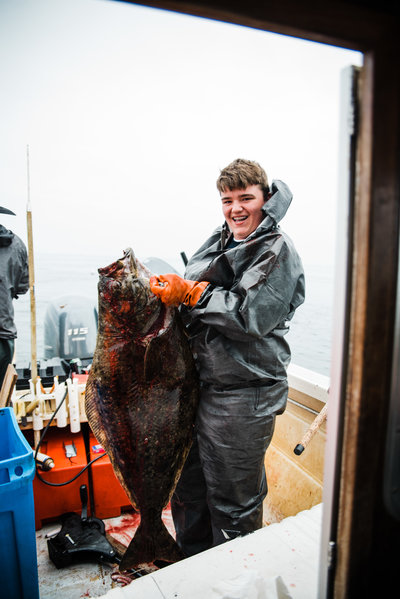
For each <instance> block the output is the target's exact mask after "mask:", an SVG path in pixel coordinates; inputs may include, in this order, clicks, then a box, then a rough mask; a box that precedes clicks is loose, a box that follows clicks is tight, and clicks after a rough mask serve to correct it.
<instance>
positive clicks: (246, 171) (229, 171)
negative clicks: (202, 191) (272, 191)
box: [217, 158, 269, 197]
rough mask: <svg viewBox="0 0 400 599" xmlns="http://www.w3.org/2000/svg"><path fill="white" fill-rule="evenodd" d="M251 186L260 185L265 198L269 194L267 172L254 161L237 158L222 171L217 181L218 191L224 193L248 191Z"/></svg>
mask: <svg viewBox="0 0 400 599" xmlns="http://www.w3.org/2000/svg"><path fill="white" fill-rule="evenodd" d="M249 185H259V186H260V187H261V189H262V190H263V192H264V197H266V194H267V193H268V192H269V185H268V178H267V174H266V172H265V170H264V169H263V168H262V167H261V166H260V165H259V164H258V162H254V161H253V160H244V159H243V158H237V159H236V160H234V161H233V162H231V163H230V164H229V165H228V166H226V167H225V168H223V169H222V170H221V173H220V175H219V177H218V179H217V189H218V191H219V192H220V193H223V192H224V191H225V190H226V189H229V190H230V191H232V190H233V189H246V187H249Z"/></svg>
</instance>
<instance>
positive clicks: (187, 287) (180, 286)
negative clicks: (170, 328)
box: [150, 274, 209, 307]
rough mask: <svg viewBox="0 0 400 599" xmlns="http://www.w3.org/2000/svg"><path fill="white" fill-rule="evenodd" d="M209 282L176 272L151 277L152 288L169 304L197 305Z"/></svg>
mask: <svg viewBox="0 0 400 599" xmlns="http://www.w3.org/2000/svg"><path fill="white" fill-rule="evenodd" d="M208 284H209V283H208V282H207V281H202V282H201V283H199V282H198V281H188V280H187V279H182V277H180V276H178V275H174V274H167V275H159V276H157V277H156V276H153V277H151V278H150V289H151V290H152V292H153V293H154V294H155V295H156V296H157V297H159V298H160V300H161V301H162V302H163V303H164V304H167V306H179V304H185V305H186V306H190V307H193V306H195V305H196V304H197V302H198V301H199V299H200V296H201V294H202V293H203V291H204V289H205V288H206V287H207V285H208Z"/></svg>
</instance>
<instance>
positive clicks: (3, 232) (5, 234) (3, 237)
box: [0, 225, 14, 247]
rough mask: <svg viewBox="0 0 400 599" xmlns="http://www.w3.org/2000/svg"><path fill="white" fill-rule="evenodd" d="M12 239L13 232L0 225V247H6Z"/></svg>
mask: <svg viewBox="0 0 400 599" xmlns="http://www.w3.org/2000/svg"><path fill="white" fill-rule="evenodd" d="M13 239H14V233H13V232H12V231H10V230H9V229H6V228H5V227H3V225H0V247H7V246H8V245H10V244H11V242H12V240H13Z"/></svg>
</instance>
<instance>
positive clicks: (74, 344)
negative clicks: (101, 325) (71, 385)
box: [44, 296, 98, 369]
mask: <svg viewBox="0 0 400 599" xmlns="http://www.w3.org/2000/svg"><path fill="white" fill-rule="evenodd" d="M97 322H98V317H97V306H96V304H95V303H94V301H92V300H90V299H88V298H86V297H82V296H64V297H60V298H57V299H55V300H53V301H52V302H51V303H50V304H49V306H48V308H47V311H46V315H45V319H44V357H45V359H51V358H56V357H58V358H60V359H61V361H62V362H63V363H64V364H65V366H66V368H68V369H69V367H70V365H71V363H72V362H73V363H74V369H76V365H77V364H79V366H80V365H82V366H83V367H85V366H88V365H89V364H91V362H92V359H93V355H94V350H95V347H96V338H97Z"/></svg>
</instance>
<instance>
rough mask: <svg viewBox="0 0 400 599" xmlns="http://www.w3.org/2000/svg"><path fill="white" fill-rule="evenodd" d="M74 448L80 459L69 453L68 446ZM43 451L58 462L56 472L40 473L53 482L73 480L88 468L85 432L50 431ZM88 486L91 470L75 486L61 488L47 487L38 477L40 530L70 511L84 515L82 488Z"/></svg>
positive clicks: (35, 481)
mask: <svg viewBox="0 0 400 599" xmlns="http://www.w3.org/2000/svg"><path fill="white" fill-rule="evenodd" d="M72 445H74V446H75V449H76V456H75V457H70V458H68V457H67V455H66V452H67V450H68V446H72ZM40 452H41V453H45V454H47V455H48V456H50V457H51V458H52V459H53V461H54V468H52V470H49V471H47V472H43V471H42V470H39V474H40V476H41V477H42V478H44V479H45V480H48V481H49V482H52V483H62V482H66V481H68V480H71V478H73V477H74V476H76V474H78V472H80V471H81V470H82V468H84V467H85V466H86V465H87V459H86V450H85V443H84V440H83V436H82V433H81V432H79V433H71V432H70V430H69V427H66V428H64V429H60V428H50V429H49V430H48V432H47V433H46V436H45V439H44V441H43V443H42V444H41V446H40ZM84 484H85V485H86V486H87V487H88V472H87V470H85V472H84V473H83V474H82V475H81V476H79V477H78V478H77V479H76V480H75V481H74V482H73V483H70V484H69V485H64V486H61V487H53V486H49V485H46V484H45V483H43V482H42V481H41V480H40V479H39V478H38V476H37V475H36V476H35V478H34V479H33V494H34V500H35V527H36V530H39V529H40V528H42V525H43V523H44V522H46V521H49V520H54V519H56V518H58V517H59V516H61V515H62V514H64V513H66V512H76V513H78V514H80V513H81V512H82V503H81V498H80V493H79V489H80V486H81V485H84Z"/></svg>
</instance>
